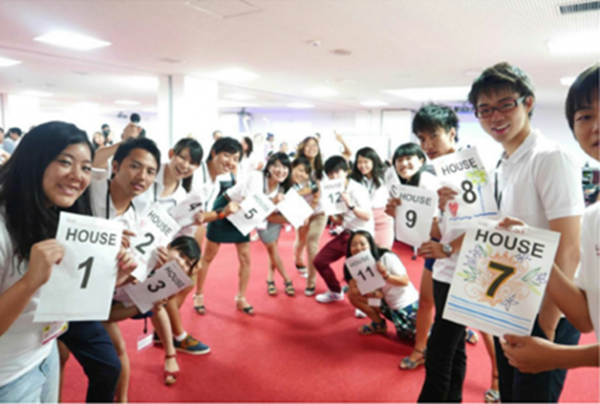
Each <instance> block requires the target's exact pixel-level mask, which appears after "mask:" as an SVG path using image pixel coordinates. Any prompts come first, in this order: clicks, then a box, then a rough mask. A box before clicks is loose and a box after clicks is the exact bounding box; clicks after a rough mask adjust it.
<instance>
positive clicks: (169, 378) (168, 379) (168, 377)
mask: <svg viewBox="0 0 600 404" xmlns="http://www.w3.org/2000/svg"><path fill="white" fill-rule="evenodd" d="M176 357H177V355H176V354H173V355H165V361H166V360H167V359H171V358H176ZM178 374H179V370H176V371H175V372H169V371H168V370H166V369H165V371H164V378H165V385H167V386H171V385H173V384H175V382H176V381H177V375H178Z"/></svg>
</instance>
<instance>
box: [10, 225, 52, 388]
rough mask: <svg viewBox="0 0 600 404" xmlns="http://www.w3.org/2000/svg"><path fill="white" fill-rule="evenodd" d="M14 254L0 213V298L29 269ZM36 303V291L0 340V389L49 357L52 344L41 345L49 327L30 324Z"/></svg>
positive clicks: (13, 248) (27, 264) (37, 299)
mask: <svg viewBox="0 0 600 404" xmlns="http://www.w3.org/2000/svg"><path fill="white" fill-rule="evenodd" d="M14 252H15V246H14V244H13V241H12V239H11V237H10V235H9V233H8V230H7V229H6V218H5V216H4V214H1V213H0V295H2V294H4V292H6V291H7V290H8V289H10V288H11V287H12V286H13V285H14V284H15V283H17V282H18V281H19V280H21V278H23V276H24V275H25V273H26V272H27V269H28V267H29V261H26V260H24V261H23V262H21V265H18V264H19V262H18V258H17V257H16V256H15V254H14ZM39 301H40V290H39V289H38V291H37V292H35V294H34V295H33V297H32V298H31V300H30V301H29V303H28V304H27V306H25V309H24V310H23V312H22V313H21V314H20V315H19V317H17V319H16V320H15V322H14V323H13V324H12V325H11V326H10V328H9V329H8V330H7V331H6V332H5V333H4V334H3V335H2V336H0V386H4V385H6V384H8V383H10V382H12V381H13V380H16V379H18V378H19V377H21V376H23V375H24V374H25V373H27V372H29V371H30V370H31V369H33V368H35V367H36V366H38V365H39V364H40V363H41V362H42V361H43V360H44V359H46V358H47V357H48V355H50V351H51V349H52V344H54V343H55V342H48V343H47V344H45V345H42V335H43V331H42V330H43V328H44V327H46V326H47V325H48V324H49V323H34V322H33V315H34V313H35V311H36V309H37V305H38V303H39Z"/></svg>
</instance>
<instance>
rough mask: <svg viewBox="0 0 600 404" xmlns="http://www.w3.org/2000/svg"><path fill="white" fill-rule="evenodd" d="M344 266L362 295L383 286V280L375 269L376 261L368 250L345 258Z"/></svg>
mask: <svg viewBox="0 0 600 404" xmlns="http://www.w3.org/2000/svg"><path fill="white" fill-rule="evenodd" d="M346 267H347V268H348V271H350V275H352V279H354V280H355V281H356V286H357V287H358V290H360V293H361V294H363V295H364V294H365V293H369V292H372V291H374V290H376V289H379V288H382V287H384V286H385V280H384V279H383V277H382V276H381V274H380V273H379V271H378V270H377V263H376V262H375V258H373V256H372V255H371V252H370V251H363V252H361V253H358V254H356V255H353V256H352V257H349V258H346Z"/></svg>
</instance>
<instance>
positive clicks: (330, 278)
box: [315, 156, 375, 303]
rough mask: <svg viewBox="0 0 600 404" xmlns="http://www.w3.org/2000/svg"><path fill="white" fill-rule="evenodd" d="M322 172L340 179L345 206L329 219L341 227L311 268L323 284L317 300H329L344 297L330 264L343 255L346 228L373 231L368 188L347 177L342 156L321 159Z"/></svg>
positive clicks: (327, 301) (345, 164)
mask: <svg viewBox="0 0 600 404" xmlns="http://www.w3.org/2000/svg"><path fill="white" fill-rule="evenodd" d="M325 172H326V173H327V177H329V179H330V180H333V179H341V180H343V181H344V184H345V187H344V192H343V193H342V194H341V195H340V198H341V199H342V201H344V203H345V204H346V207H347V210H346V211H345V213H344V214H343V215H342V216H337V217H336V218H335V219H333V220H334V221H335V222H336V224H337V225H341V226H342V227H343V228H344V231H343V232H342V233H341V234H339V235H338V236H336V237H335V238H334V239H333V240H331V241H329V242H328V243H327V244H325V246H324V247H323V248H322V249H321V251H319V253H318V254H317V256H316V257H315V268H316V269H317V271H318V272H319V274H320V275H321V277H323V279H324V280H325V283H326V284H327V288H328V290H327V292H325V293H322V294H319V295H317V296H316V300H317V302H319V303H332V302H339V301H342V300H344V292H343V291H342V287H341V285H340V282H339V281H338V279H337V277H336V275H335V273H334V272H333V269H332V268H331V264H332V263H333V262H335V261H337V260H339V259H340V258H342V257H344V256H345V255H346V252H347V250H348V240H350V232H352V231H357V230H364V231H367V232H369V233H371V234H373V233H374V232H375V228H374V227H375V226H374V223H373V212H372V211H371V196H370V195H369V191H368V190H367V189H366V188H365V187H364V186H362V185H361V184H359V183H358V182H356V181H354V180H353V179H350V178H348V163H347V162H346V160H345V159H344V158H343V157H342V156H333V157H330V158H329V159H327V161H326V162H325Z"/></svg>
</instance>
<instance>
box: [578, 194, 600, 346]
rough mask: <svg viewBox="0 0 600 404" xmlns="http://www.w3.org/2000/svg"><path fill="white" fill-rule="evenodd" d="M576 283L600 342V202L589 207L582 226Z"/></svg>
mask: <svg viewBox="0 0 600 404" xmlns="http://www.w3.org/2000/svg"><path fill="white" fill-rule="evenodd" d="M575 284H576V285H577V287H579V289H581V290H584V291H585V294H586V298H587V303H588V310H589V312H590V317H591V319H592V324H593V325H594V331H595V332H596V340H597V341H598V343H600V298H599V296H600V202H596V203H595V204H593V205H592V206H590V207H588V208H587V209H586V211H585V214H584V216H583V224H582V228H581V266H580V268H579V272H578V273H577V277H576V278H575Z"/></svg>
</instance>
